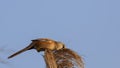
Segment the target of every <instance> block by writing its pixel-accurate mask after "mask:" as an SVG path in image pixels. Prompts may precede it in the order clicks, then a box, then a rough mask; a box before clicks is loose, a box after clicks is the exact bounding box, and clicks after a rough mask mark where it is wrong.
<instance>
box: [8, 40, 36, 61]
mask: <svg viewBox="0 0 120 68" xmlns="http://www.w3.org/2000/svg"><path fill="white" fill-rule="evenodd" d="M34 44H35V43H34V42H32V43H31V44H30V45H29V46H27V47H25V48H24V49H22V50H20V51H18V52H16V53H14V54H13V55H11V56H9V57H8V59H10V58H12V57H14V56H16V55H18V54H20V53H22V52H25V51H27V50H30V49H33V47H34Z"/></svg>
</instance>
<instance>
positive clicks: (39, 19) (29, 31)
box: [0, 0, 120, 68]
mask: <svg viewBox="0 0 120 68" xmlns="http://www.w3.org/2000/svg"><path fill="white" fill-rule="evenodd" d="M119 3H120V1H119V0H99V1H98V0H0V43H1V44H0V48H4V49H5V50H6V51H1V52H0V59H3V60H4V61H6V62H7V64H2V63H0V68H28V67H29V68H45V63H44V60H43V57H42V55H43V53H37V52H36V51H35V50H31V51H26V52H24V53H22V54H20V55H18V56H16V57H14V58H12V59H9V60H8V59H7V57H8V56H9V55H11V54H13V53H14V52H16V51H18V50H20V49H22V48H24V47H26V46H27V45H28V44H29V43H30V42H31V41H30V40H32V39H36V38H44V37H45V38H46V37H47V38H52V39H54V40H58V41H62V42H64V43H65V44H66V46H67V47H68V48H70V49H72V50H74V51H76V52H77V53H78V54H80V55H81V56H83V58H84V62H85V67H86V68H120V59H119V58H120V53H119V52H120V42H119V41H120V9H119V7H120V4H119Z"/></svg>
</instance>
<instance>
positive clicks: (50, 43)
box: [8, 38, 65, 59]
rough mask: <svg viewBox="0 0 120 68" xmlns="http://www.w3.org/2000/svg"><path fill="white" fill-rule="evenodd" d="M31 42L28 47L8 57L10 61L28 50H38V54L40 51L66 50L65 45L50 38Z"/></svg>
mask: <svg viewBox="0 0 120 68" xmlns="http://www.w3.org/2000/svg"><path fill="white" fill-rule="evenodd" d="M31 41H32V42H31V43H30V44H29V45H28V46H27V47H25V48H23V49H21V50H20V51H18V52H16V53H14V54H12V55H10V56H9V57H8V59H10V58H12V57H14V56H16V55H18V54H20V53H22V52H25V51H27V50H31V49H36V51H37V52H40V51H45V50H46V49H49V50H52V51H54V50H60V49H63V48H65V45H64V43H62V42H59V41H55V40H52V39H49V38H38V39H34V40H31Z"/></svg>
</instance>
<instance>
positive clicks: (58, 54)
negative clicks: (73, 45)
mask: <svg viewBox="0 0 120 68" xmlns="http://www.w3.org/2000/svg"><path fill="white" fill-rule="evenodd" d="M44 59H45V62H46V64H47V68H84V63H83V61H82V57H81V56H79V55H78V54H77V53H76V52H74V51H72V50H70V49H67V48H65V49H61V50H56V51H50V50H46V51H45V56H44Z"/></svg>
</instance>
